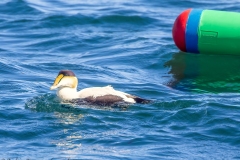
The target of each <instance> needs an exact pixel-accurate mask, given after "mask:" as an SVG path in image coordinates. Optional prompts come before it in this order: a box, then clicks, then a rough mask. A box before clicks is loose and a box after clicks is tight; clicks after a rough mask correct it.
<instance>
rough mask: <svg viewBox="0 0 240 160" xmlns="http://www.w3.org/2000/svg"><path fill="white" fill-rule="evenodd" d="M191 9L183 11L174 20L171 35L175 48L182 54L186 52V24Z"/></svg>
mask: <svg viewBox="0 0 240 160" xmlns="http://www.w3.org/2000/svg"><path fill="white" fill-rule="evenodd" d="M190 11H191V9H187V10H185V11H183V12H182V13H181V14H180V15H179V16H178V17H177V19H176V20H175V22H174V25H173V29H172V35H173V40H174V42H175V44H176V46H177V47H178V48H179V49H180V50H181V51H183V52H186V51H187V50H186V37H185V33H186V24H187V21H188V16H189V13H190Z"/></svg>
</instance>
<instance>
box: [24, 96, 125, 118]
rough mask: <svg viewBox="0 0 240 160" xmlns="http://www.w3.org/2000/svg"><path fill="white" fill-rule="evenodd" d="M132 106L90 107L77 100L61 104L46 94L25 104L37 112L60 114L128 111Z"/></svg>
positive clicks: (55, 97)
mask: <svg viewBox="0 0 240 160" xmlns="http://www.w3.org/2000/svg"><path fill="white" fill-rule="evenodd" d="M129 106H130V104H125V103H124V104H120V103H119V104H117V105H112V106H97V105H89V104H88V103H87V102H85V101H83V100H80V99H76V100H73V101H68V102H61V101H60V99H58V98H57V96H56V95H53V94H44V95H40V96H36V97H33V98H31V99H29V100H27V102H26V103H25V108H26V109H29V110H31V111H35V112H58V113H86V112H87V110H89V109H101V110H117V111H122V110H127V109H128V108H129Z"/></svg>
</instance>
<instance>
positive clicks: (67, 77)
mask: <svg viewBox="0 0 240 160" xmlns="http://www.w3.org/2000/svg"><path fill="white" fill-rule="evenodd" d="M77 85H78V79H77V77H76V76H75V74H74V73H73V72H72V71H70V70H61V71H60V72H59V73H58V75H57V77H56V78H55V81H54V83H53V85H52V86H51V87H50V89H51V90H53V89H57V88H64V87H67V88H77Z"/></svg>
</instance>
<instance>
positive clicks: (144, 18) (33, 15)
mask: <svg viewBox="0 0 240 160" xmlns="http://www.w3.org/2000/svg"><path fill="white" fill-rule="evenodd" d="M188 8H202V9H216V10H225V11H235V12H240V9H239V8H240V4H239V3H238V1H237V0H229V1H225V0H219V1H214V2H213V1H207V0H200V1H195V0H186V1H184V0H162V1H160V0H158V1H157V0H155V1H149V0H132V1H128V0H115V1H112V0H85V1H80V0H79V1H78V0H69V1H65V0H1V1H0V55H1V57H0V73H1V78H0V85H1V87H0V159H240V83H239V80H240V70H239V68H240V63H239V62H240V56H232V55H221V56H219V55H207V54H202V55H193V54H188V53H181V52H179V50H178V49H177V48H176V46H175V45H174V42H173V40H172V35H171V30H172V25H173V23H174V20H175V18H176V17H177V16H178V15H179V14H180V13H181V12H182V11H183V10H185V9H188ZM62 69H69V70H72V71H74V72H75V74H76V75H77V77H78V79H79V85H78V89H82V88H86V87H92V86H105V85H112V86H113V87H114V88H116V89H118V90H121V91H124V92H128V93H131V94H134V95H138V96H140V97H144V98H146V99H151V100H152V103H150V104H134V105H130V106H128V107H124V108H121V107H120V108H111V107H93V106H79V105H66V104H62V103H61V102H60V101H59V99H58V98H57V96H56V94H55V92H54V91H50V90H49V88H50V86H51V85H52V84H53V81H54V78H55V77H56V75H57V74H58V72H59V71H60V70H62Z"/></svg>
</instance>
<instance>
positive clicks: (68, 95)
mask: <svg viewBox="0 0 240 160" xmlns="http://www.w3.org/2000/svg"><path fill="white" fill-rule="evenodd" d="M57 95H58V97H59V98H61V99H62V100H71V99H75V98H79V97H78V93H77V88H70V87H61V88H59V89H58V90H57Z"/></svg>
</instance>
